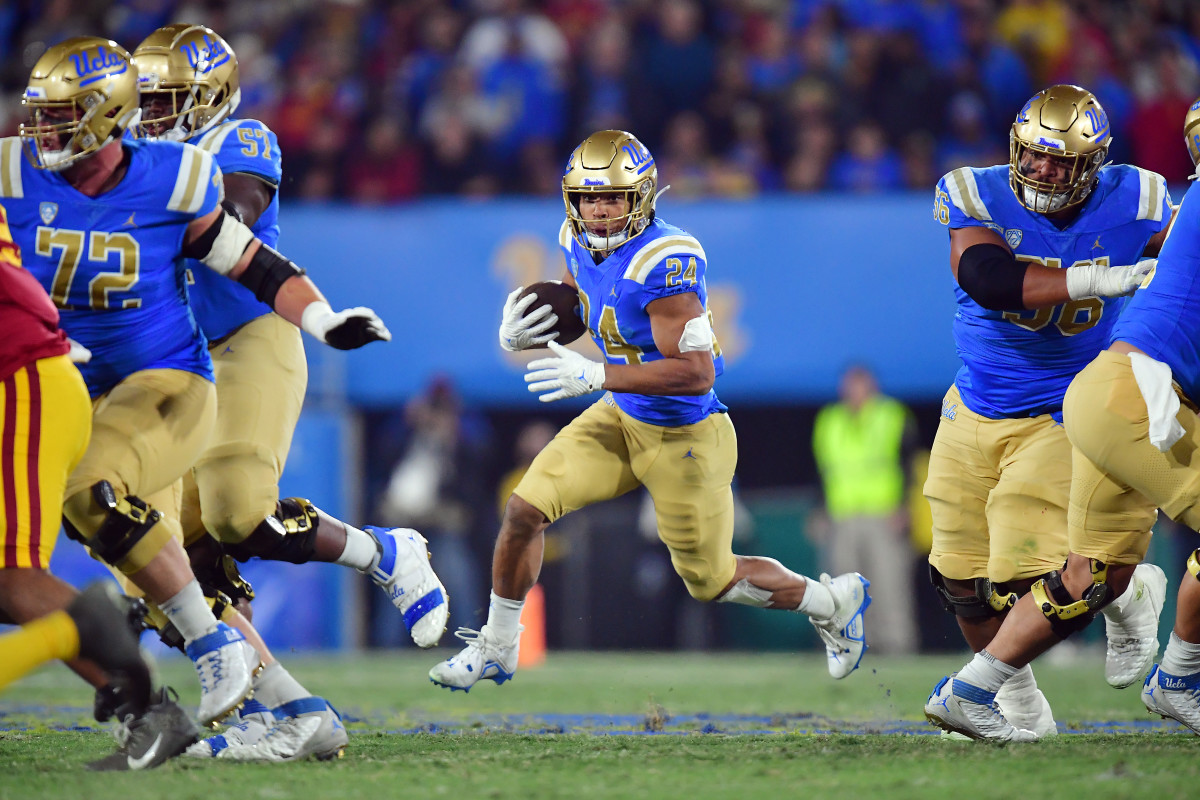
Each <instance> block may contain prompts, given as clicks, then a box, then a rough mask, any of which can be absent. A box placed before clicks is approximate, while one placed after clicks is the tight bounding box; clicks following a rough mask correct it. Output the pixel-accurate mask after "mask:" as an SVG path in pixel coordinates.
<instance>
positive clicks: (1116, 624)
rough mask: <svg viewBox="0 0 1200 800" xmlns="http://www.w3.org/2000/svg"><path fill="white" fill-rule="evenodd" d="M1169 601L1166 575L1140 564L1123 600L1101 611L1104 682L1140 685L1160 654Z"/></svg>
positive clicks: (1150, 566)
mask: <svg viewBox="0 0 1200 800" xmlns="http://www.w3.org/2000/svg"><path fill="white" fill-rule="evenodd" d="M1166 598H1167V576H1166V574H1165V573H1164V572H1163V571H1162V569H1160V568H1159V567H1157V566H1155V565H1154V564H1148V563H1142V564H1138V565H1137V568H1136V569H1135V570H1134V571H1133V578H1132V579H1130V581H1129V588H1128V589H1126V590H1125V592H1124V594H1122V595H1121V597H1118V598H1117V599H1116V600H1114V601H1113V602H1111V603H1109V604H1108V605H1107V606H1105V608H1104V609H1103V610H1102V611H1101V612H1100V613H1102V614H1103V615H1104V630H1105V634H1106V636H1107V638H1108V651H1107V653H1106V655H1105V658H1104V679H1105V680H1106V681H1108V685H1109V686H1111V687H1113V688H1114V689H1124V688H1125V687H1126V686H1132V685H1133V684H1135V683H1137V682H1138V681H1139V680H1140V679H1141V677H1142V676H1143V675H1145V674H1146V672H1147V671H1148V670H1149V669H1150V667H1151V666H1152V665H1153V664H1154V657H1155V656H1157V655H1158V618H1159V615H1160V614H1161V613H1162V607H1163V602H1164V601H1165V600H1166Z"/></svg>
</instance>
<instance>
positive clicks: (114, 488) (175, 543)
mask: <svg viewBox="0 0 1200 800" xmlns="http://www.w3.org/2000/svg"><path fill="white" fill-rule="evenodd" d="M214 417H215V390H214V389H213V385H212V384H211V383H210V382H209V381H207V380H205V379H203V378H202V377H200V376H198V375H194V374H192V373H189V372H183V371H180V370H145V371H142V372H138V373H134V374H133V375H131V376H129V377H128V378H126V379H125V380H123V381H122V382H121V383H119V384H118V385H117V386H116V387H115V388H114V389H113V390H112V391H111V392H110V393H109V394H108V395H107V396H105V397H104V398H103V399H101V400H100V401H98V402H97V403H96V405H95V413H94V415H93V432H92V441H91V444H90V445H89V446H88V449H87V452H86V453H85V454H84V457H83V460H82V461H81V462H80V464H79V466H78V467H77V468H76V469H75V470H74V471H73V472H72V473H71V477H70V479H69V480H68V484H67V491H66V495H67V497H66V501H65V503H64V508H63V513H64V516H65V518H66V520H67V521H68V523H69V528H68V530H69V531H71V530H73V531H74V535H77V536H78V537H79V538H81V539H82V540H83V541H84V542H85V543H86V544H87V545H88V546H89V548H90V549H91V550H92V552H93V553H94V554H96V555H97V556H99V557H100V558H101V559H103V560H104V561H106V562H107V563H109V564H110V565H112V566H114V567H116V568H117V569H119V570H120V571H121V572H122V573H124V574H125V575H126V576H127V577H128V578H129V579H130V580H131V581H132V582H133V583H134V584H135V585H137V586H138V587H139V588H140V589H142V591H143V592H145V595H146V597H147V598H148V599H150V600H151V601H153V602H154V603H155V604H156V605H157V606H158V607H159V608H160V609H162V611H163V612H164V613H165V614H166V616H167V617H168V618H169V619H170V620H171V621H172V622H173V623H174V624H175V626H176V627H177V628H178V629H179V631H180V633H181V634H182V635H183V637H184V639H185V640H186V641H187V643H188V654H189V656H190V657H191V658H192V660H193V662H194V663H195V665H196V668H197V671H198V673H199V677H200V682H201V704H200V711H199V716H200V718H201V721H202V722H204V723H208V722H210V721H212V720H214V719H219V718H221V717H222V716H224V715H225V714H228V713H229V711H231V710H232V709H233V708H234V707H236V706H237V704H238V703H239V702H240V701H241V699H242V698H244V697H245V696H246V694H247V693H248V692H249V691H250V680H251V670H252V665H251V664H250V663H249V662H250V661H251V660H253V659H252V656H253V648H251V647H250V646H249V645H248V644H246V643H245V640H244V638H243V637H242V636H241V634H238V633H236V632H235V631H233V630H231V629H230V628H229V627H228V626H225V625H222V624H220V623H218V622H217V621H216V620H215V619H214V618H213V616H212V614H211V612H210V611H209V608H208V605H207V603H205V601H204V595H203V592H202V591H201V589H200V585H199V583H197V581H196V580H195V577H194V576H193V575H192V572H191V568H190V566H189V565H188V561H187V556H186V555H185V553H184V551H183V545H182V543H181V542H180V541H179V538H178V537H179V529H178V524H177V521H176V520H177V512H175V514H173V515H172V518H171V520H164V516H163V514H162V513H161V512H159V511H156V510H155V509H153V508H152V507H150V506H149V505H148V504H146V503H145V502H144V501H143V500H142V499H140V497H139V496H144V495H148V494H152V493H154V492H157V491H161V490H163V489H165V488H167V487H169V486H171V485H172V484H174V483H175V482H176V481H177V480H178V479H179V478H180V477H181V476H182V475H183V473H184V472H186V471H187V470H188V469H189V468H190V467H191V465H192V463H193V462H194V461H195V459H196V458H197V457H198V456H199V454H200V452H201V451H202V450H203V448H204V445H205V443H206V441H207V437H208V433H209V431H211V429H212V424H213V420H214Z"/></svg>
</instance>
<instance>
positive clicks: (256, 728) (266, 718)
mask: <svg viewBox="0 0 1200 800" xmlns="http://www.w3.org/2000/svg"><path fill="white" fill-rule="evenodd" d="M274 724H275V715H274V714H272V713H271V709H269V708H267V707H266V706H264V705H263V704H262V703H260V702H258V701H257V700H247V701H246V702H245V703H244V704H243V705H242V707H241V708H240V709H239V710H238V713H237V720H236V721H235V722H233V723H232V724H231V725H230V726H229V727H228V728H226V729H225V730H224V731H222V732H221V733H219V734H217V735H216V736H210V737H208V738H207V739H201V740H200V741H198V742H196V743H195V744H193V745H192V746H191V747H189V748H188V749H187V750H185V751H184V752H183V754H184V755H185V756H187V757H189V758H216V757H218V756H219V755H220V754H221V752H222V751H223V750H225V749H226V748H228V747H249V746H250V745H252V744H254V743H255V742H257V741H258V740H259V739H261V738H262V737H263V735H264V734H266V732H267V731H269V730H270V729H271V726H272V725H274Z"/></svg>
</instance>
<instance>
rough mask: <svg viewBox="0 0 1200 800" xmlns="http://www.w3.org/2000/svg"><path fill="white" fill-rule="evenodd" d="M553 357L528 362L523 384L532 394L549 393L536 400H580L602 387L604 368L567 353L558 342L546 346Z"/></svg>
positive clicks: (544, 401)
mask: <svg viewBox="0 0 1200 800" xmlns="http://www.w3.org/2000/svg"><path fill="white" fill-rule="evenodd" d="M547 344H548V346H549V348H550V350H551V351H552V352H553V353H554V357H553V358H539V359H538V360H537V361H531V362H529V367H528V370H529V371H528V372H526V373H525V382H526V383H528V384H529V391H531V392H548V393H549V394H543V395H542V396H541V397H539V398H538V400H541V401H542V402H543V403H551V402H553V401H555V400H562V399H563V398H564V397H579V396H580V395H584V394H588V393H589V392H597V391H600V390H601V389H603V388H604V365H603V364H601V363H599V362H597V361H592V360H591V359H590V358H585V357H584V356H581V355H579V353H576V352H575V351H574V350H568V349H567V348H565V347H563V346H562V345H561V344H559V343H558V342H548V343H547Z"/></svg>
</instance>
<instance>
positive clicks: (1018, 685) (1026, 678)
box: [968, 664, 1037, 694]
mask: <svg viewBox="0 0 1200 800" xmlns="http://www.w3.org/2000/svg"><path fill="white" fill-rule="evenodd" d="M968 683H970V681H968ZM1035 690H1037V679H1036V678H1034V677H1033V667H1032V666H1030V665H1029V664H1026V665H1025V666H1023V667H1021V668H1020V669H1019V670H1017V671H1016V672H1015V673H1013V676H1012V677H1011V678H1009V679H1008V680H1006V681H1005V682H1004V686H1003V691H1004V693H1005V694H1010V693H1013V692H1017V693H1021V692H1034V691H1035Z"/></svg>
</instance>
